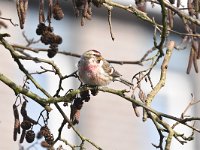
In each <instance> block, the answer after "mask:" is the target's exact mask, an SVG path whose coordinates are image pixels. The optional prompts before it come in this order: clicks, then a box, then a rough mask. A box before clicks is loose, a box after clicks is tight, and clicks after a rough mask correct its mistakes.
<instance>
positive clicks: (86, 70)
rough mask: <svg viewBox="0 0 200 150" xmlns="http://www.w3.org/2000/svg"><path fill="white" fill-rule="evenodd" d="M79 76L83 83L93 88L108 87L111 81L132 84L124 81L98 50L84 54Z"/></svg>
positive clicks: (79, 64)
mask: <svg viewBox="0 0 200 150" xmlns="http://www.w3.org/2000/svg"><path fill="white" fill-rule="evenodd" d="M78 76H79V79H80V80H81V82H83V83H84V84H87V85H92V86H106V85H108V84H109V83H110V82H111V81H113V82H114V81H120V82H122V83H124V84H125V85H128V86H130V87H131V86H133V84H132V83H130V82H129V81H127V80H125V79H123V78H122V77H121V76H122V75H121V74H120V73H118V72H117V71H116V70H115V69H114V68H113V67H112V66H111V65H110V63H109V62H108V61H107V60H106V59H104V58H103V57H102V55H101V53H100V52H99V51H97V50H88V51H86V52H84V53H83V55H82V56H81V58H80V61H79V62H78Z"/></svg>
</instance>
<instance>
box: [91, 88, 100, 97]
mask: <svg viewBox="0 0 200 150" xmlns="http://www.w3.org/2000/svg"><path fill="white" fill-rule="evenodd" d="M90 91H91V94H92V95H93V96H96V95H97V94H98V93H99V90H98V88H94V89H91V90H90Z"/></svg>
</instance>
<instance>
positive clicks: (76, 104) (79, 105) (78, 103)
mask: <svg viewBox="0 0 200 150" xmlns="http://www.w3.org/2000/svg"><path fill="white" fill-rule="evenodd" d="M73 106H74V107H75V108H76V109H79V110H80V109H81V108H82V106H83V101H82V99H81V98H79V97H77V98H75V99H74V103H73Z"/></svg>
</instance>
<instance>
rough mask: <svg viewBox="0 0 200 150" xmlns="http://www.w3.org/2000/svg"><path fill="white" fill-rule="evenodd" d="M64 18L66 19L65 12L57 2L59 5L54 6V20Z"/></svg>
mask: <svg viewBox="0 0 200 150" xmlns="http://www.w3.org/2000/svg"><path fill="white" fill-rule="evenodd" d="M63 17H64V13H63V10H62V8H61V7H60V5H59V3H58V1H57V3H56V4H54V5H53V18H54V19H56V20H61V19H62V18H63Z"/></svg>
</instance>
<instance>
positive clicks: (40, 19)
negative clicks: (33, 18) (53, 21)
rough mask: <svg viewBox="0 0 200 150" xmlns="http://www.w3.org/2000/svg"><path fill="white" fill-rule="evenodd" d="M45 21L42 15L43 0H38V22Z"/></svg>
mask: <svg viewBox="0 0 200 150" xmlns="http://www.w3.org/2000/svg"><path fill="white" fill-rule="evenodd" d="M43 22H45V17H44V0H40V8H39V23H43Z"/></svg>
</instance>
